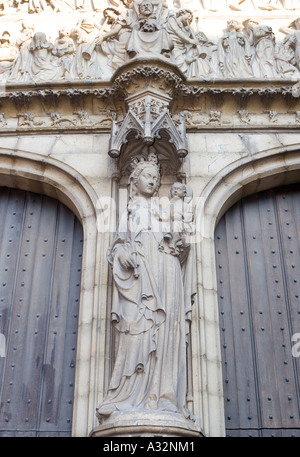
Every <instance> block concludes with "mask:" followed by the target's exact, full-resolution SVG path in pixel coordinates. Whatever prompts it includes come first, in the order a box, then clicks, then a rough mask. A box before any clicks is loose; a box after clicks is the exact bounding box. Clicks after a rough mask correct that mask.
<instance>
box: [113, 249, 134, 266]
mask: <svg viewBox="0 0 300 457" xmlns="http://www.w3.org/2000/svg"><path fill="white" fill-rule="evenodd" d="M115 257H116V258H117V260H118V261H119V263H120V264H121V266H122V267H123V268H125V269H126V270H130V269H133V268H135V262H134V259H133V256H132V254H130V252H128V251H127V250H126V249H119V250H118V251H117V253H116V255H115Z"/></svg>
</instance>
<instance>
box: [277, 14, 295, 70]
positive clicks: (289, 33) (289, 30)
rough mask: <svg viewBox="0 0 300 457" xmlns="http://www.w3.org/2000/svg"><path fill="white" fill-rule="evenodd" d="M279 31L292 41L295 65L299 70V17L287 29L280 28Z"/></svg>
mask: <svg viewBox="0 0 300 457" xmlns="http://www.w3.org/2000/svg"><path fill="white" fill-rule="evenodd" d="M279 30H280V32H282V33H284V34H285V35H287V36H288V37H289V38H290V40H292V42H293V48H294V51H295V59H296V65H297V67H298V69H299V70H300V17H298V18H297V19H295V20H294V21H293V22H291V23H290V25H289V26H288V27H281V28H280V29H279Z"/></svg>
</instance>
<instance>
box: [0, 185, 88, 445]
mask: <svg viewBox="0 0 300 457" xmlns="http://www.w3.org/2000/svg"><path fill="white" fill-rule="evenodd" d="M0 220H1V224H0V225H1V228H0V243H1V249H0V333H2V334H3V335H4V336H5V340H6V354H5V355H6V356H5V357H1V358H0V370H1V372H0V395H1V409H0V436H24V435H25V436H40V435H43V436H44V435H51V436H66V435H70V433H71V427H72V410H73V394H74V374H75V358H76V340H77V325H78V321H77V316H78V308H79V294H80V277H81V259H82V227H81V225H80V223H79V221H78V220H77V219H76V218H75V217H74V215H73V214H72V213H71V212H70V211H69V210H68V209H67V208H66V207H64V206H63V205H62V204H61V203H59V202H58V201H56V200H54V199H51V198H48V197H45V196H41V195H36V194H32V193H29V192H22V191H18V190H9V189H4V188H2V189H1V190H0Z"/></svg>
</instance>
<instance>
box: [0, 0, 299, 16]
mask: <svg viewBox="0 0 300 457" xmlns="http://www.w3.org/2000/svg"><path fill="white" fill-rule="evenodd" d="M131 1H132V0H0V15H5V14H11V13H19V12H21V13H22V12H27V13H29V14H33V13H43V12H47V13H48V12H54V13H59V12H62V13H66V12H72V11H79V12H86V11H95V12H98V11H103V10H104V9H105V8H106V7H119V6H120V4H122V3H123V4H124V5H125V6H127V5H128V3H130V2H131ZM165 2H166V3H167V5H168V7H169V8H185V7H188V8H192V9H195V10H199V11H201V10H202V11H213V12H216V11H224V10H229V11H246V10H247V11H255V10H263V11H274V10H275V11H276V10H282V9H286V10H297V9H300V0H165Z"/></svg>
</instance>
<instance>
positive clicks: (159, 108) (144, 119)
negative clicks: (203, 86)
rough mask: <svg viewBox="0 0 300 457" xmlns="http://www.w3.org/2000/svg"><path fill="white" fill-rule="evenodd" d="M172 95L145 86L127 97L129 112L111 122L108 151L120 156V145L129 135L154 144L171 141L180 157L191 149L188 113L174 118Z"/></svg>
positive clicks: (143, 142) (145, 143)
mask: <svg viewBox="0 0 300 457" xmlns="http://www.w3.org/2000/svg"><path fill="white" fill-rule="evenodd" d="M170 102H171V98H170V97H169V96H168V95H165V94H162V93H160V92H158V91H156V90H154V89H146V90H142V91H140V92H138V93H136V94H134V95H131V96H130V97H128V98H127V99H126V103H127V114H126V115H125V116H123V118H122V119H119V120H118V119H114V120H113V123H112V132H111V142H110V148H109V155H110V156H111V157H113V158H116V157H119V155H120V153H121V148H122V146H123V145H124V144H126V143H128V141H129V138H130V139H140V140H141V142H142V144H143V145H147V146H151V145H153V144H154V142H155V141H156V140H162V141H166V139H168V141H169V142H170V143H171V144H172V145H173V148H174V149H175V151H176V154H177V156H178V157H185V156H186V155H187V153H188V148H187V139H186V131H185V116H184V114H182V115H180V118H179V120H177V121H175V120H174V119H173V118H172V116H171V114H170V111H169V105H170Z"/></svg>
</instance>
